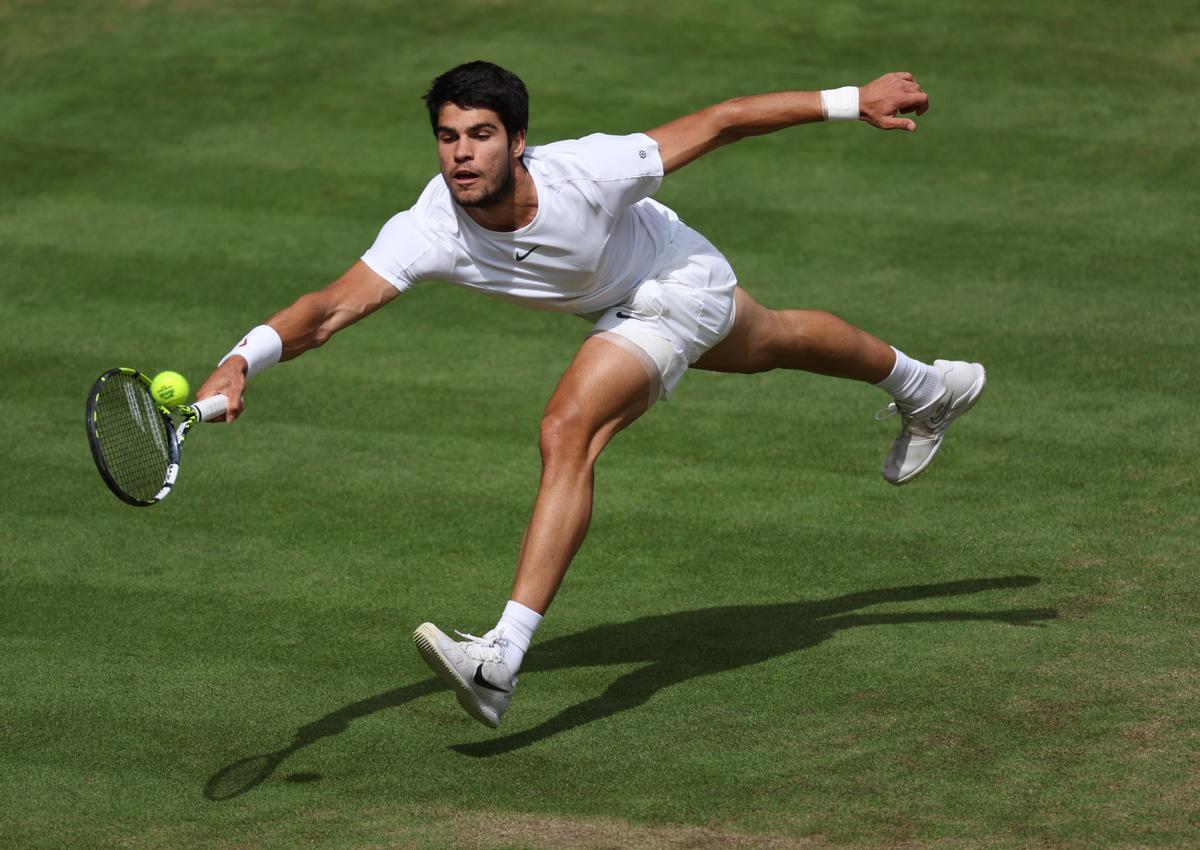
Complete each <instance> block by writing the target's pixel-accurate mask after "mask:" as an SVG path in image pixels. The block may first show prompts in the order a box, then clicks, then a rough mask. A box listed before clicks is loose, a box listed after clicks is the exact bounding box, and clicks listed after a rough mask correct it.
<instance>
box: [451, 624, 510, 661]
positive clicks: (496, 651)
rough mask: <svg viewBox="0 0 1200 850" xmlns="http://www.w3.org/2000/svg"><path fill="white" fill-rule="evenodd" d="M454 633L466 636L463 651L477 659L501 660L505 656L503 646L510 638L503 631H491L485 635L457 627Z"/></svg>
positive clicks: (461, 636) (462, 636)
mask: <svg viewBox="0 0 1200 850" xmlns="http://www.w3.org/2000/svg"><path fill="white" fill-rule="evenodd" d="M454 633H455V634H456V635H458V636H459V637H460V638H464V640H463V644H464V646H463V652H465V653H466V654H467V655H468V656H469V657H471V658H474V659H475V660H476V661H500V660H502V659H503V658H504V649H503V647H504V644H506V643H508V638H506V637H504V635H503V633H499V634H492V633H491V632H489V633H488V634H486V635H484V636H483V637H478V636H476V635H473V634H468V633H467V632H460V631H459V630H458V629H455V630H454Z"/></svg>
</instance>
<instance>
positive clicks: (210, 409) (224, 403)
mask: <svg viewBox="0 0 1200 850" xmlns="http://www.w3.org/2000/svg"><path fill="white" fill-rule="evenodd" d="M192 409H193V410H195V411H196V413H197V414H199V415H198V416H197V419H198V420H199V421H200V422H207V421H208V420H210V419H215V418H216V417H218V416H221V415H223V414H224V413H225V411H226V410H228V409H229V399H228V398H226V397H225V396H223V395H210V396H209V397H208V398H202V399H200V400H199V401H197V402H196V403H195V404H193V405H192Z"/></svg>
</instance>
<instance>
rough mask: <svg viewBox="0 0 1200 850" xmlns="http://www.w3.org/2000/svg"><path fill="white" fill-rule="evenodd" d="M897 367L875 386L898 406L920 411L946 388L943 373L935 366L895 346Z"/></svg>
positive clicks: (893, 349) (893, 348)
mask: <svg viewBox="0 0 1200 850" xmlns="http://www.w3.org/2000/svg"><path fill="white" fill-rule="evenodd" d="M892 351H894V352H896V365H895V366H893V367H892V374H890V375H888V376H887V377H886V378H884V379H883V380H882V381H880V382H879V383H878V384H876V385H875V386H877V387H879V388H880V389H881V390H883V391H884V392H886V393H888V394H889V395H890V396H891V397H892V398H894V399H895V400H896V402H897V403H898V404H903V405H904V406H905V407H906V408H912V409H913V410H918V409H920V408H922V407H924V406H925V405H927V404H930V403H932V402H933V401H934V400H936V399H937V398H938V397H939V396H941V394H942V391H943V390H944V389H945V387H944V386H943V384H942V373H941V372H939V371H938V370H937V368H936V367H934V366H929V365H927V364H925V363H922V362H921V361H920V360H914V359H912V358H911V357H909V356H908V355H907V354H905V353H904V352H903V351H901V350H900V349H898V348H896V347H895V346H893V347H892Z"/></svg>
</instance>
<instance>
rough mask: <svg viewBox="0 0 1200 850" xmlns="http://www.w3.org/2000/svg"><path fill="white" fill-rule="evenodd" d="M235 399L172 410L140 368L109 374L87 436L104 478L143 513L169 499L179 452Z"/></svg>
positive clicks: (92, 399) (100, 384) (92, 405)
mask: <svg viewBox="0 0 1200 850" xmlns="http://www.w3.org/2000/svg"><path fill="white" fill-rule="evenodd" d="M228 406H229V399H227V398H226V397H225V396H223V395H214V396H209V397H208V398H206V399H201V400H200V401H198V402H196V403H195V404H191V405H188V404H181V405H179V407H177V408H176V414H177V415H178V416H180V417H182V421H181V422H180V423H179V424H178V425H176V424H175V420H174V419H173V418H172V416H171V411H169V410H168V409H167V408H165V407H162V406H161V405H159V404H158V402H157V401H155V400H154V396H153V395H151V394H150V379H149V378H147V377H146V376H145V375H143V374H142V373H141V372H139V371H138V370H137V369H128V368H125V367H121V368H119V369H109V370H108V371H107V372H105V373H104V374H103V375H101V376H100V377H99V378H97V379H96V383H94V384H92V390H91V392H90V393H89V394H88V402H87V435H88V444H89V445H90V446H91V447H92V458H93V459H94V460H95V461H96V469H98V470H100V477H101V478H103V479H104V483H105V484H107V485H108V489H110V490H112V491H113V492H114V493H115V494H116V495H117V497H118V498H119V499H121V500H122V501H124V502H128V503H129V504H131V505H135V506H137V507H139V508H144V507H148V506H150V505H154V504H157V503H159V502H161V501H162V500H163V499H165V498H167V496H168V495H170V493H171V488H172V487H174V486H175V479H176V478H177V477H178V476H179V449H180V447H181V446H182V445H183V441H184V440H185V439H187V433H188V431H189V430H190V429H191V427H192V426H193V425H195V424H196V423H197V422H204V421H205V420H207V419H213V418H215V417H217V416H220V415H221V414H223V413H224V412H225V409H226V408H227V407H228Z"/></svg>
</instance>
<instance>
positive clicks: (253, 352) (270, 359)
mask: <svg viewBox="0 0 1200 850" xmlns="http://www.w3.org/2000/svg"><path fill="white" fill-rule="evenodd" d="M235 354H236V355H238V356H239V357H245V358H246V377H247V378H252V377H254V376H255V375H257V374H258V373H259V372H261V371H262V370H263V369H266V368H267V367H268V366H274V365H275V364H276V363H278V362H279V358H280V357H281V356H283V340H282V339H280V338H279V334H277V333H276V332H275V329H274V328H273V327H271V326H270V325H259V326H258V327H256V328H255V329H254V330H252V331H250V333H248V334H246V336H245V338H243V339H242V341H241V342H239V343H238V344H237V345H235V346H234V347H233V350H231V351H230V352H229V353H228V354H226V355H225V356H224V357H222V358H221V362H220V363H218V364H217V365H218V366H222V365H224V363H225V361H226V360H228V359H229V358H230V357H232V356H233V355H235Z"/></svg>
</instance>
